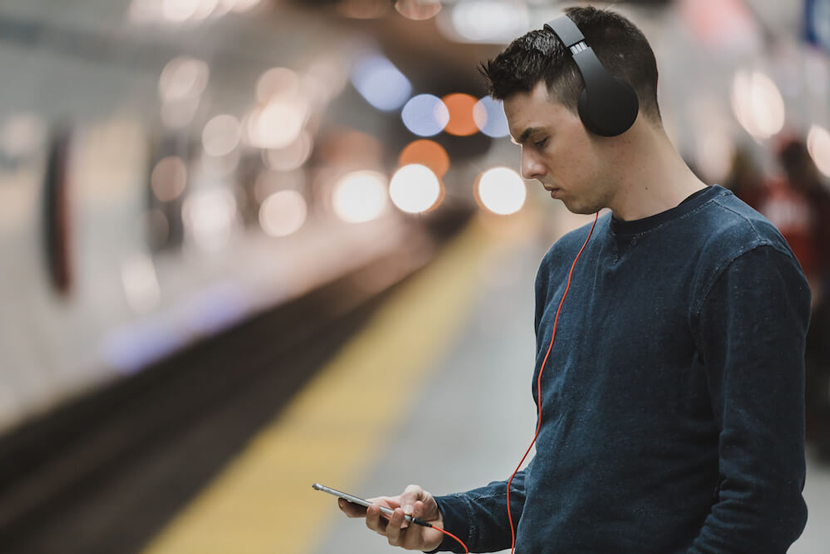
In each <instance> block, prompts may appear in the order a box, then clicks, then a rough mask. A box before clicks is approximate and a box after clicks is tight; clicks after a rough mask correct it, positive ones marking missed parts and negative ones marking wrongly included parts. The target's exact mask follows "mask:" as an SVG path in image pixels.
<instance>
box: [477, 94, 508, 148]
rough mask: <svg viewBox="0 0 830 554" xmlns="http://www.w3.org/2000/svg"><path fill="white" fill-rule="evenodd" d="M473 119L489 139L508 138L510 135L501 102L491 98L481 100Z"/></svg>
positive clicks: (486, 97)
mask: <svg viewBox="0 0 830 554" xmlns="http://www.w3.org/2000/svg"><path fill="white" fill-rule="evenodd" d="M473 119H475V122H476V125H478V128H479V130H481V132H482V133H484V134H485V135H487V136H488V137H493V138H500V137H506V136H507V135H508V134H509V133H510V130H509V128H508V126H507V117H505V115H504V106H503V105H502V102H501V100H498V101H497V100H493V99H492V98H490V97H489V96H485V97H484V98H482V99H481V100H479V101H478V102H477V103H476V105H475V107H474V108H473Z"/></svg>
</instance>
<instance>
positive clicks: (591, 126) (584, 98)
mask: <svg viewBox="0 0 830 554" xmlns="http://www.w3.org/2000/svg"><path fill="white" fill-rule="evenodd" d="M577 108H578V112H579V119H581V120H582V124H583V125H585V128H586V129H588V130H589V131H591V132H592V133H594V134H596V135H601V134H602V133H600V132H599V129H598V128H597V125H596V124H595V123H594V120H593V119H591V108H590V106H588V91H587V90H585V87H582V90H581V91H580V93H579V100H578V101H577Z"/></svg>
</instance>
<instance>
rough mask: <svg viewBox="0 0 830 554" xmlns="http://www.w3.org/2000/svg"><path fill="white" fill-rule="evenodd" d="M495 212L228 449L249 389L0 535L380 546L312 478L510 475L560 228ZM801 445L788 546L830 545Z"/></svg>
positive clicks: (827, 494)
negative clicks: (213, 458) (37, 526)
mask: <svg viewBox="0 0 830 554" xmlns="http://www.w3.org/2000/svg"><path fill="white" fill-rule="evenodd" d="M579 222H580V221H578V220H572V221H570V223H568V225H571V224H573V225H575V224H578V223H579ZM492 223H493V222H492V221H490V222H488V221H487V220H481V219H476V220H474V221H473V222H472V223H470V224H468V225H467V227H466V228H465V229H464V230H463V231H462V232H460V233H459V234H458V235H457V236H456V237H455V238H454V239H453V240H452V241H451V242H450V243H449V245H448V246H446V247H445V248H444V249H443V251H442V252H441V253H440V254H439V255H438V257H437V258H436V259H435V260H434V261H433V262H432V263H430V264H429V265H428V266H427V267H426V268H424V269H422V270H421V271H419V272H417V273H416V274H415V275H414V276H412V277H411V278H409V279H408V280H406V281H405V282H403V283H402V284H401V285H400V286H398V287H395V288H394V289H393V290H392V291H390V292H389V294H387V295H385V296H384V297H383V299H382V303H380V304H379V305H377V306H376V307H374V308H373V309H372V310H371V313H368V314H364V315H363V316H361V317H360V318H357V319H355V320H354V321H353V322H352V323H351V324H352V325H354V326H355V328H356V329H357V330H356V332H355V333H353V334H351V335H350V336H349V338H348V340H347V341H342V342H340V343H338V345H337V346H336V347H334V348H331V349H330V350H326V352H321V353H320V356H318V357H312V359H310V360H307V361H306V362H305V363H306V364H307V365H308V368H309V369H308V371H309V373H313V375H312V376H311V377H310V378H309V379H308V380H306V381H304V382H302V383H301V384H298V385H297V388H296V392H294V393H293V394H292V395H291V396H290V398H287V399H286V402H285V404H284V407H282V408H281V409H280V410H278V412H277V413H276V414H273V416H272V417H264V416H262V415H260V416H258V417H259V421H261V423H260V424H258V426H257V430H256V432H254V433H252V434H250V436H246V437H244V439H242V438H240V439H239V440H232V441H230V443H229V444H226V445H225V447H224V449H225V450H226V452H225V454H224V457H222V456H220V457H219V458H217V459H221V460H223V461H222V462H221V463H218V462H217V463H214V464H213V466H210V465H209V464H208V465H207V466H206V465H205V464H204V463H202V462H201V458H202V457H203V456H209V455H210V453H208V452H206V451H205V447H204V445H205V444H209V442H207V441H208V437H209V436H210V435H213V434H222V433H228V432H229V431H230V433H231V434H232V433H233V429H232V425H231V424H230V423H227V422H228V421H230V422H233V421H241V420H243V419H245V418H246V417H247V418H249V419H250V414H248V415H245V414H246V410H247V411H251V409H252V408H250V407H248V408H246V405H245V404H244V403H242V404H240V403H231V404H229V405H228V406H227V407H226V409H225V411H226V412H227V413H228V414H230V415H229V416H228V417H226V418H225V419H215V421H214V423H211V421H210V420H206V421H204V422H202V423H203V424H202V425H201V426H196V427H194V428H193V430H192V431H190V432H188V434H187V435H186V436H184V437H181V438H180V439H178V442H179V443H180V444H179V446H182V445H186V444H187V445H189V446H187V448H185V447H184V446H182V448H179V449H178V451H176V452H177V453H176V454H175V455H173V454H169V453H160V454H158V456H156V457H153V456H152V454H151V453H143V454H142V456H144V457H145V458H149V459H148V460H147V461H146V462H145V463H143V464H141V465H139V466H131V467H132V469H126V470H125V474H124V475H120V476H119V475H117V476H116V478H115V480H114V481H113V480H111V483H112V484H111V485H110V486H108V487H107V488H105V489H102V490H100V491H99V492H97V493H96V495H95V497H94V498H93V499H92V500H91V501H90V502H89V503H87V504H85V505H86V508H84V507H82V508H79V509H78V510H77V511H75V512H73V513H72V514H66V515H63V516H61V517H56V518H53V519H52V521H53V523H51V524H50V526H49V527H48V528H46V529H45V530H42V532H39V533H36V534H35V535H31V536H29V537H28V538H26V539H25V540H24V539H21V540H19V541H18V542H17V543H16V545H15V547H14V549H13V550H3V549H0V550H2V551H4V552H6V551H9V552H12V551H13V552H19V553H35V552H37V553H41V552H43V553H45V552H63V553H70V552H93V553H97V552H102V553H103V552H109V553H116V552H125V553H126V552H140V553H141V554H191V553H193V554H195V553H199V554H220V553H221V554H228V553H233V554H266V553H268V554H270V553H291V554H352V553H354V554H357V553H361V554H375V553H377V554H380V553H384V552H393V551H395V549H393V548H392V547H390V546H388V545H387V544H386V541H385V539H384V538H383V537H379V536H378V535H376V534H375V533H373V532H371V531H369V530H367V529H366V528H365V526H364V525H363V523H362V521H361V520H350V519H347V518H346V517H344V516H343V515H342V514H341V513H340V512H339V510H338V509H337V506H336V501H335V500H334V499H333V498H332V497H330V496H328V495H324V494H321V493H319V492H315V491H314V490H312V488H311V485H312V483H314V482H320V483H323V484H325V485H329V486H331V487H334V488H337V489H340V490H345V491H348V492H352V493H354V494H357V495H360V496H364V497H371V496H377V495H395V494H398V493H399V492H400V491H402V490H403V488H404V487H405V486H406V485H408V484H410V483H417V484H420V485H421V486H423V487H424V488H426V489H427V490H430V491H431V492H433V493H436V494H443V493H448V492H453V491H459V490H467V489H470V488H474V487H477V486H481V485H483V484H486V483H487V482H489V481H491V480H496V479H504V478H507V477H508V476H509V475H510V474H511V472H512V471H513V469H514V468H515V466H516V464H517V463H518V461H519V460H520V459H521V456H522V454H523V452H524V451H525V449H526V448H527V445H528V443H529V441H530V440H531V439H532V436H533V429H534V425H535V417H536V416H535V411H534V406H533V403H532V400H531V395H530V378H531V374H532V371H533V361H534V336H533V313H534V310H533V308H534V297H533V282H534V276H535V272H536V268H537V265H538V262H539V260H540V259H541V257H542V255H543V254H544V252H545V250H546V249H547V247H548V244H549V242H550V240H552V236H553V235H554V234H557V233H558V232H561V230H552V231H551V232H550V233H547V234H548V235H549V236H548V237H547V238H544V239H543V238H540V234H539V232H538V225H534V224H533V223H532V222H530V223H528V222H527V221H519V222H518V223H514V224H510V225H504V224H503V223H502V224H500V225H495V226H494V225H493V224H492ZM193 386H198V384H193ZM222 421H224V422H225V423H221V422H222ZM217 422H219V423H217ZM221 425H224V426H226V427H227V426H228V425H231V429H227V428H221ZM214 449H215V447H214ZM162 450H163V449H162ZM172 451H173V450H170V452H172ZM808 454H809V463H808V478H807V487H806V490H805V497H806V499H807V502H808V506H809V510H810V519H809V522H808V524H807V528H806V530H805V532H804V534H803V536H802V538H801V539H800V540H799V541H798V542H797V543H796V544H795V545H794V546H793V547H792V549H791V550H790V552H791V553H793V554H826V553H827V552H828V548H827V542H826V536H827V535H826V533H827V532H826V529H825V527H824V522H826V521H828V518H830V468H828V467H826V466H821V465H819V464H818V463H817V462H816V460H815V458H814V457H813V453H812V452H809V453H808ZM171 468H172V469H171ZM199 472H201V473H203V474H204V475H203V476H202V477H203V478H201V479H198V478H197V477H199V476H198V475H196V476H194V475H193V474H194V473H199ZM162 474H169V475H170V476H169V477H167V478H166V480H164V479H162V478H160V477H159V476H160V475H162ZM176 475H178V476H179V477H178V478H175V477H174V476H176ZM159 483H163V485H159ZM148 488H154V489H158V488H163V489H164V490H161V491H159V490H155V491H148V490H147V489H148ZM153 493H155V494H157V495H158V494H161V495H162V496H165V497H170V498H171V500H170V501H169V502H168V504H167V505H166V508H164V509H160V510H158V511H157V513H155V514H153V513H147V510H146V509H144V510H143V509H142V506H144V507H145V508H146V507H147V506H151V505H153V506H155V505H157V504H151V503H150V502H149V500H148V501H147V502H145V503H144V504H142V503H141V502H140V501H136V500H135V499H136V498H139V499H140V498H149V497H150V496H151V495H152V494H153ZM123 505H131V506H132V509H131V510H127V509H123V508H121V507H120V506H123ZM96 536H98V537H109V539H107V540H105V539H104V538H101V539H100V540H98V539H96V538H95V537H96ZM67 541H76V542H75V543H73V542H67ZM80 545H84V546H82V547H81V546H80Z"/></svg>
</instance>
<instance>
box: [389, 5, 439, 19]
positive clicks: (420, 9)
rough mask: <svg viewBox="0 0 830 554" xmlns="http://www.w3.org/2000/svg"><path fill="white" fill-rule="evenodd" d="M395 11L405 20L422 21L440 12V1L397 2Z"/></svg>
mask: <svg viewBox="0 0 830 554" xmlns="http://www.w3.org/2000/svg"><path fill="white" fill-rule="evenodd" d="M395 9H396V10H398V13H400V14H401V15H402V16H404V17H406V18H407V19H413V20H416V21H423V20H424V19H431V18H433V17H435V16H436V15H437V14H438V12H440V11H441V0H397V2H395Z"/></svg>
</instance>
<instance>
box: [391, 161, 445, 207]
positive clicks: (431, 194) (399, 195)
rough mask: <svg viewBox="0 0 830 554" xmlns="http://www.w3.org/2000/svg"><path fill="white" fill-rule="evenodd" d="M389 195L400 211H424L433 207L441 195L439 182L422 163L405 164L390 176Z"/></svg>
mask: <svg viewBox="0 0 830 554" xmlns="http://www.w3.org/2000/svg"><path fill="white" fill-rule="evenodd" d="M389 196H390V198H391V199H392V202H393V203H394V204H395V206H397V207H398V209H400V210H401V211H404V212H407V213H420V212H425V211H427V210H429V209H431V208H433V207H434V206H435V204H436V203H437V202H438V199H439V198H440V197H441V182H440V181H439V180H438V177H437V176H436V175H435V173H433V172H432V170H431V169H429V168H428V167H426V166H424V165H421V164H409V165H405V166H403V167H402V168H400V169H399V170H398V171H397V172H396V173H395V174H394V175H393V176H392V180H391V181H390V183H389Z"/></svg>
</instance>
